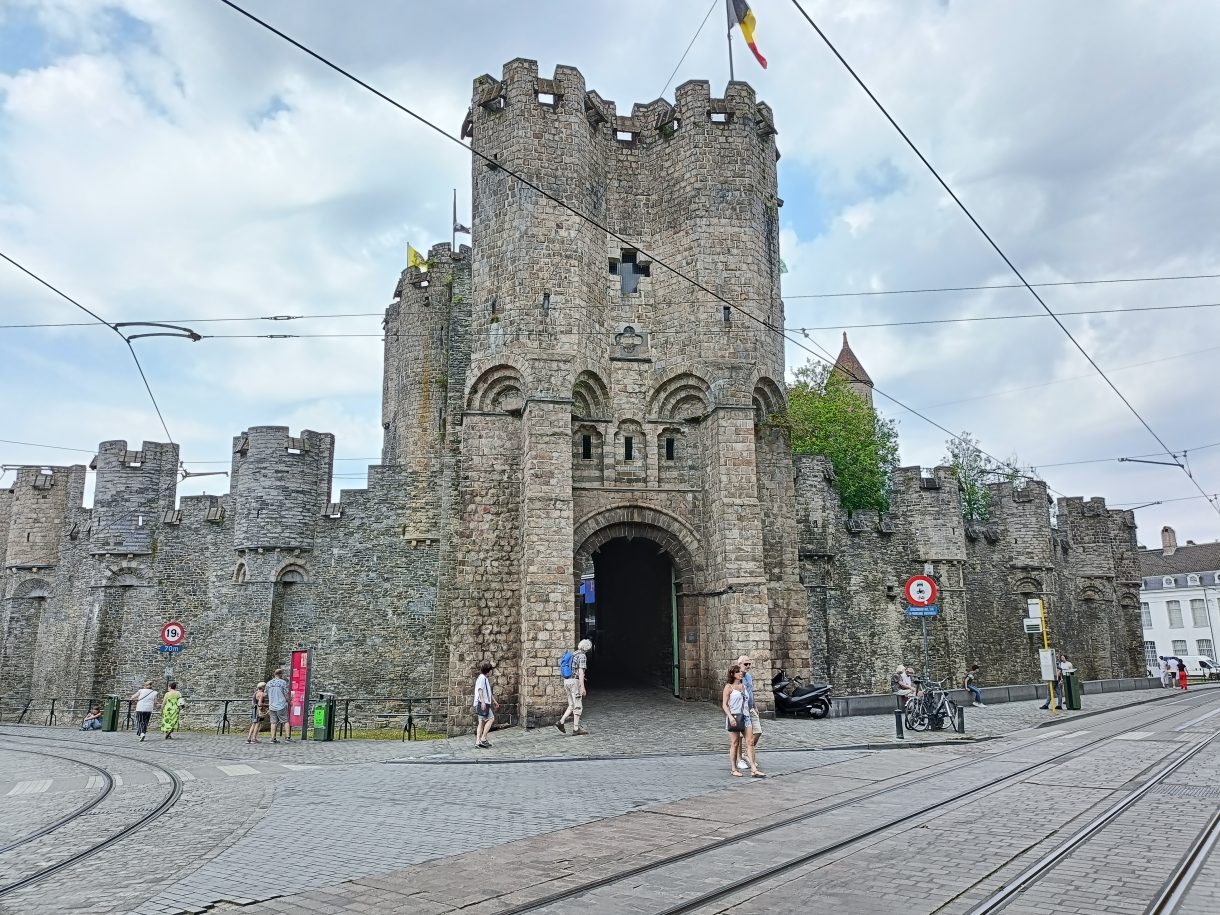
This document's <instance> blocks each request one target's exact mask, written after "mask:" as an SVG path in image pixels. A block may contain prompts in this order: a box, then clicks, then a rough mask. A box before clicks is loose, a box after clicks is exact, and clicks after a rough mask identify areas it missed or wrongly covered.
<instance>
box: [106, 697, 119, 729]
mask: <svg viewBox="0 0 1220 915" xmlns="http://www.w3.org/2000/svg"><path fill="white" fill-rule="evenodd" d="M121 703H122V700H121V699H120V698H119V697H118V696H107V697H106V702H105V704H104V705H103V706H102V730H103V731H117V730H118V729H119V707H120V705H121Z"/></svg>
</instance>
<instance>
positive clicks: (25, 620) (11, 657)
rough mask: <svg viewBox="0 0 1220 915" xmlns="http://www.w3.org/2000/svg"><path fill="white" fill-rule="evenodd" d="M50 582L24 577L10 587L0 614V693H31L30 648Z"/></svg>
mask: <svg viewBox="0 0 1220 915" xmlns="http://www.w3.org/2000/svg"><path fill="white" fill-rule="evenodd" d="M50 597H51V586H50V585H49V584H47V582H46V581H44V580H43V579H41V578H27V579H25V581H22V582H20V583H19V584H18V585H17V586H16V587H15V588H14V589H13V596H12V597H11V598H9V600H8V607H7V608H6V609H7V611H8V612H7V613H5V614H3V616H0V620H4V621H5V623H6V625H5V628H4V629H3V630H2V631H0V696H30V695H33V676H34V649H35V645H36V644H37V640H38V627H39V625H40V622H41V619H42V615H43V609H44V608H45V606H46V603H47V600H48V599H49V598H50Z"/></svg>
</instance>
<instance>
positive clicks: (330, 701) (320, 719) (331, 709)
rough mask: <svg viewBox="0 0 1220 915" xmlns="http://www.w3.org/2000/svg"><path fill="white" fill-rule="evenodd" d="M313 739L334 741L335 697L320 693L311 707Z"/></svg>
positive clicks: (331, 694) (330, 694)
mask: <svg viewBox="0 0 1220 915" xmlns="http://www.w3.org/2000/svg"><path fill="white" fill-rule="evenodd" d="M313 739H314V740H334V739H335V696H334V694H333V693H322V694H321V695H320V696H318V700H317V702H315V703H314V706H313Z"/></svg>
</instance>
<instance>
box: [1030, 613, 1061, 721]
mask: <svg viewBox="0 0 1220 915" xmlns="http://www.w3.org/2000/svg"><path fill="white" fill-rule="evenodd" d="M1033 601H1037V602H1038V619H1040V620H1041V621H1042V648H1043V650H1044V651H1050V648H1051V640H1050V636H1049V635H1048V633H1047V631H1046V604H1044V603H1043V602H1042V598H1040V597H1031V598H1030V602H1031V603H1032V602H1033ZM1046 688H1047V690H1048V693H1047V696H1048V698H1047V700H1046V701H1047V703H1048V707H1049V708H1050V710H1051V714H1052V715H1054V714H1055V711H1056V710H1055V706H1056V704H1057V703H1056V701H1055V680H1054V678H1053V677H1052V678H1051V679H1050V680H1048V681H1047V683H1046Z"/></svg>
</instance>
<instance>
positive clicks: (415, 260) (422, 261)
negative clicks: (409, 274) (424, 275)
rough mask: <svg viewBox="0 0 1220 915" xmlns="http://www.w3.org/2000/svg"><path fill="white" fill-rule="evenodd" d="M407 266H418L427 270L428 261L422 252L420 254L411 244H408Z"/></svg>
mask: <svg viewBox="0 0 1220 915" xmlns="http://www.w3.org/2000/svg"><path fill="white" fill-rule="evenodd" d="M407 266H408V267H418V268H419V269H420V270H427V269H428V261H427V259H426V258H425V257H424V256H423V255H422V254H420V253H419V252H418V251H416V250H415V249H414V248H412V247H411V246H410V245H407Z"/></svg>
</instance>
